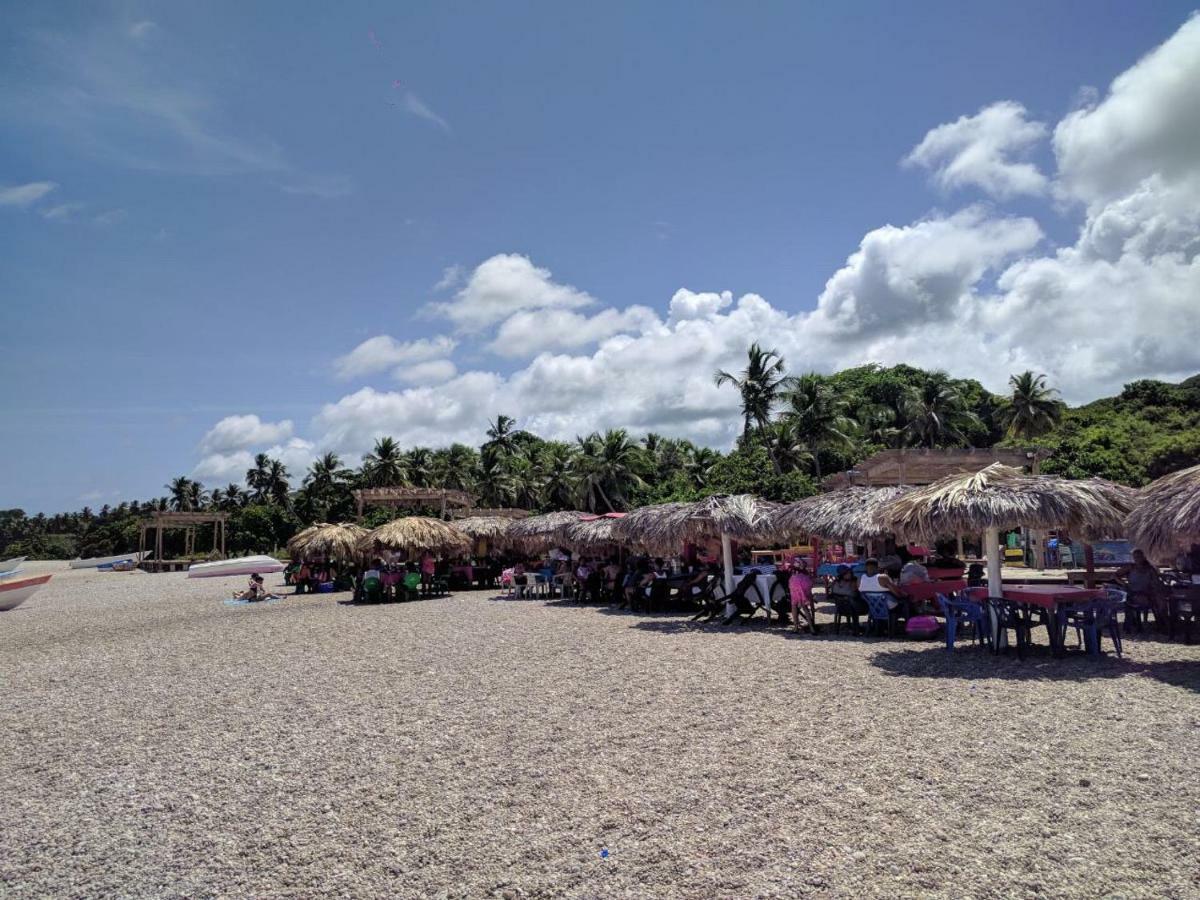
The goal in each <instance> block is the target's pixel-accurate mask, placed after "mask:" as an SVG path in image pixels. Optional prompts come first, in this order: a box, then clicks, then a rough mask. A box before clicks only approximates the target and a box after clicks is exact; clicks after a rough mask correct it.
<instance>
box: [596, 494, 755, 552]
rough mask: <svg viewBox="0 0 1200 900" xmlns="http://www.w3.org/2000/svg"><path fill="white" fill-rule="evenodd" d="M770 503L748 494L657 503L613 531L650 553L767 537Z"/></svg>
mask: <svg viewBox="0 0 1200 900" xmlns="http://www.w3.org/2000/svg"><path fill="white" fill-rule="evenodd" d="M776 508H777V507H776V505H775V504H774V503H770V502H768V501H766V500H761V499H759V498H758V497H754V496H751V495H750V494H727V495H720V496H715V497H708V498H706V499H704V500H699V501H696V502H695V503H658V504H655V505H653V506H643V507H641V508H640V509H635V510H633V511H632V512H630V513H629V514H628V515H627V516H625V518H623V519H621V520H620V522H619V523H618V524H617V526H616V528H615V529H614V530H615V532H616V534H618V535H619V536H620V537H621V538H622V540H624V541H625V542H626V543H630V544H637V545H640V546H642V547H645V548H646V549H647V550H649V551H651V552H652V553H675V552H678V550H679V548H680V547H681V546H683V544H685V543H689V542H691V543H696V542H700V541H708V540H712V539H713V538H718V537H720V536H721V535H722V534H727V535H729V537H731V538H733V539H734V540H737V541H747V540H755V539H762V538H767V537H770V536H771V535H772V534H773V533H774V525H773V524H772V523H771V520H770V516H771V513H773V512H774V511H775V509H776Z"/></svg>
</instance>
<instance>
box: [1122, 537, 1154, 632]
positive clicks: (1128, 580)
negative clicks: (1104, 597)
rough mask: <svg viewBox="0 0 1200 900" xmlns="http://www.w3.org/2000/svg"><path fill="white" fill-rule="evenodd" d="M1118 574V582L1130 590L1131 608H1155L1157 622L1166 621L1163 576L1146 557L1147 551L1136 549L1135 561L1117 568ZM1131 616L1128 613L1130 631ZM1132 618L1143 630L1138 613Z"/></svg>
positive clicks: (1126, 626) (1140, 609) (1134, 552)
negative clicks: (1163, 606) (1160, 575)
mask: <svg viewBox="0 0 1200 900" xmlns="http://www.w3.org/2000/svg"><path fill="white" fill-rule="evenodd" d="M1116 575H1117V582H1118V583H1119V584H1121V585H1122V586H1124V587H1125V589H1126V590H1127V591H1128V592H1129V597H1128V599H1127V601H1126V603H1127V604H1128V606H1129V607H1130V608H1132V609H1134V610H1136V611H1145V610H1153V611H1154V620H1155V621H1156V622H1165V621H1166V610H1165V609H1163V608H1162V598H1163V595H1164V593H1165V591H1164V590H1163V582H1162V578H1160V577H1159V574H1158V568H1157V567H1155V566H1154V565H1152V564H1151V563H1150V560H1148V559H1146V554H1145V553H1143V552H1142V551H1141V550H1134V551H1133V562H1132V563H1131V564H1129V565H1125V566H1121V568H1119V569H1117V573H1116ZM1130 618H1131V617H1130V616H1128V615H1126V617H1125V630H1126V632H1128V631H1129V624H1130ZM1132 618H1133V620H1134V622H1135V623H1136V625H1137V627H1138V630H1141V627H1142V623H1141V618H1140V617H1139V616H1137V615H1134V616H1133V617H1132Z"/></svg>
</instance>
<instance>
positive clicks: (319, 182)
mask: <svg viewBox="0 0 1200 900" xmlns="http://www.w3.org/2000/svg"><path fill="white" fill-rule="evenodd" d="M281 189H282V190H283V192H284V193H285V194H297V195H300V196H308V197H319V198H321V199H322V200H335V199H337V198H338V197H345V196H346V195H347V194H350V193H352V192H353V191H354V182H353V181H352V180H351V179H350V177H349V176H347V175H304V176H301V177H298V178H296V179H294V180H293V181H292V182H290V183H288V184H285V185H283V186H282V188H281Z"/></svg>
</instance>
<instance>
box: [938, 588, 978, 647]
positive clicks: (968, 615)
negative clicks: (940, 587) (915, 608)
mask: <svg viewBox="0 0 1200 900" xmlns="http://www.w3.org/2000/svg"><path fill="white" fill-rule="evenodd" d="M937 603H938V607H940V608H941V610H942V615H943V616H945V617H946V649H947V650H953V649H954V640H955V637H956V635H957V633H958V629H959V628H962V627H963V626H965V625H970V626H971V639H972V641H973V642H974V643H980V642H982V641H984V640H985V639H987V637H988V636H989V634H990V632H991V628H990V627H989V622H988V616H987V613H986V612H985V611H984V608H983V604H982V603H976V602H975V601H974V600H972V599H970V598H969V597H967V596H966V594H960V595H958V596H955V595H953V594H951V595H950V596H949V597H946V596H945V595H944V594H938V595H937Z"/></svg>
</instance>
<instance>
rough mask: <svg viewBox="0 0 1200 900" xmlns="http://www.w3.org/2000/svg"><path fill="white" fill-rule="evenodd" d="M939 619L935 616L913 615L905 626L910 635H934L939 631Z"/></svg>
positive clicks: (924, 636) (925, 636) (923, 636)
mask: <svg viewBox="0 0 1200 900" xmlns="http://www.w3.org/2000/svg"><path fill="white" fill-rule="evenodd" d="M938 627H939V626H938V620H937V619H936V618H934V617H933V616H913V617H912V618H911V619H909V620H908V623H907V624H906V625H905V626H904V630H905V632H906V633H907V634H908V635H909V636H910V637H922V638H927V637H933V636H934V635H935V634H937V631H938Z"/></svg>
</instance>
